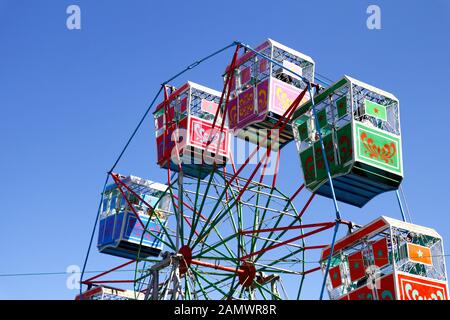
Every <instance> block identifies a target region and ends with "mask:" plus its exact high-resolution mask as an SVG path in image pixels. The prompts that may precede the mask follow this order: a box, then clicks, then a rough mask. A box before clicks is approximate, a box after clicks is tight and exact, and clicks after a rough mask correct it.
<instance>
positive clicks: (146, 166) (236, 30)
mask: <svg viewBox="0 0 450 320" xmlns="http://www.w3.org/2000/svg"><path fill="white" fill-rule="evenodd" d="M412 3H414V4H412ZM70 4H77V5H79V6H80V7H81V10H82V12H81V14H82V16H81V17H82V29H81V30H73V31H69V30H68V29H67V28H66V17H67V15H66V8H67V6H68V5H70ZM369 4H378V5H379V6H380V7H381V13H382V29H381V30H372V31H371V30H368V29H367V27H366V19H367V14H366V8H367V6H368V5H369ZM449 36H450V3H449V2H448V1H445V0H441V1H439V0H436V1H414V2H412V1H378V0H374V1H363V0H360V1H356V0H354V1H321V2H320V4H317V1H263V0H260V1H231V0H230V1H223V2H221V3H220V4H219V3H218V2H215V1H167V2H166V1H164V2H163V1H138V0H134V1H123V0H122V1H100V0H97V1H87V0H81V1H75V0H72V1H65V0H60V1H50V0H42V1H22V0H20V1H19V0H14V1H12V0H10V1H7V0H0V110H1V112H0V115H1V118H0V119H1V122H0V123H1V124H0V147H1V149H0V150H1V157H0V168H1V171H2V179H1V180H2V183H1V185H0V195H1V197H0V199H1V203H2V204H1V223H0V226H1V232H0V253H1V255H2V258H1V262H0V274H7V273H27V272H64V271H65V270H66V268H67V266H69V265H73V264H75V265H82V262H83V259H84V255H85V253H86V249H87V245H88V240H89V236H90V233H91V228H92V225H93V222H94V218H95V214H96V210H97V204H98V200H99V194H100V191H101V188H102V184H103V181H104V178H105V173H106V171H107V170H108V169H109V168H110V167H111V165H112V163H113V161H114V159H115V158H116V157H117V155H118V152H119V151H120V149H121V148H122V146H123V144H124V143H125V141H126V139H127V137H128V136H129V134H130V133H131V130H132V129H133V128H134V126H135V125H136V123H137V121H138V119H139V118H140V116H141V115H142V113H143V112H144V110H145V109H146V107H147V105H148V104H149V102H150V99H151V98H152V97H153V95H154V94H155V92H156V90H157V89H158V88H159V84H160V83H161V82H162V81H164V80H165V79H167V78H169V77H170V76H171V75H173V74H175V73H176V72H177V71H179V70H181V69H182V68H184V67H185V66H187V65H189V64H190V63H191V62H193V61H194V60H195V59H196V58H198V57H202V56H203V55H205V54H208V53H210V52H211V51H213V50H216V49H218V48H220V47H222V46H224V45H226V44H228V43H230V42H231V41H233V40H240V41H243V42H246V43H249V44H251V45H256V44H258V43H260V42H262V41H263V40H264V39H265V38H267V37H270V38H273V39H275V40H277V41H279V42H281V43H284V44H286V45H288V46H290V47H292V48H295V49H297V50H299V51H302V52H304V53H306V54H308V55H310V56H312V57H313V58H314V59H315V61H316V64H317V71H318V72H319V73H321V74H324V75H326V76H328V77H330V78H332V79H335V80H336V79H338V78H339V77H341V76H342V75H343V74H348V75H351V76H353V77H355V78H358V79H361V80H363V81H365V82H368V83H370V84H373V85H375V86H377V87H380V88H382V89H385V90H387V91H390V92H392V93H394V94H395V95H396V96H397V97H398V98H399V99H400V103H401V115H402V119H401V121H402V122H401V124H402V130H403V150H404V167H405V170H404V171H405V180H404V183H403V186H404V190H405V192H406V195H407V198H408V204H409V207H410V210H411V213H412V216H413V222H415V223H417V224H421V225H426V226H429V227H433V228H436V229H437V230H438V231H439V232H440V233H441V234H442V236H443V237H444V240H447V246H446V247H447V248H449V246H450V245H449V242H448V241H450V227H449V222H450V217H449V216H450V210H449V197H450V188H449V185H448V183H449V181H450V169H449V166H448V162H449V161H450V147H449V146H448V141H449V138H450V134H449V125H448V124H447V123H446V121H447V119H450V108H449V106H448V104H449V103H448V101H447V99H448V96H447V95H448V93H449V91H450V80H449V78H450V72H449V71H450V62H449V60H448V59H449V57H450V42H449V41H448V40H449ZM230 55H231V51H228V52H227V53H225V54H223V55H221V56H219V57H218V58H217V59H215V60H212V61H211V62H210V63H208V64H206V65H204V66H201V67H199V68H198V69H197V70H195V71H194V72H192V73H190V74H189V75H188V76H186V77H184V78H182V79H180V80H179V81H177V82H176V83H174V84H175V85H180V84H181V82H182V81H185V80H188V79H191V80H194V81H197V82H200V83H202V84H205V85H208V86H210V87H214V88H216V89H220V87H221V81H222V80H221V78H220V74H221V72H222V71H223V68H224V66H225V65H226V64H227V63H228V61H229V59H230ZM153 137H154V134H153V124H152V122H151V120H150V119H148V121H147V122H146V123H145V125H144V126H143V127H142V130H141V131H140V133H139V134H138V135H137V137H136V139H135V140H134V142H133V144H132V145H131V147H130V149H129V152H128V153H127V154H126V155H125V157H124V161H123V162H122V163H121V165H120V166H119V168H118V171H124V172H125V173H135V174H137V175H143V176H145V177H148V178H151V179H154V180H158V179H163V177H164V172H163V171H162V170H160V169H159V168H158V167H157V166H156V164H155V146H154V139H153ZM294 152H295V150H294V145H293V144H291V145H290V146H288V147H287V148H286V149H285V150H284V154H283V156H284V160H283V161H282V172H284V174H283V173H282V177H283V176H284V177H285V178H286V177H288V175H287V174H290V178H289V179H282V178H280V184H281V185H282V186H283V188H285V189H287V190H293V189H295V188H296V187H297V186H298V185H299V183H300V179H301V174H300V168H299V162H298V161H297V160H293V157H292V156H289V154H290V155H293V154H294ZM289 158H290V159H289ZM286 172H287V174H286ZM292 172H297V175H298V181H296V182H295V184H293V183H292V180H293V179H292ZM342 211H343V217H344V218H346V219H349V220H353V221H355V222H357V223H360V224H363V223H365V222H368V221H370V220H372V219H375V218H376V217H378V216H379V215H381V214H384V215H388V216H393V217H396V218H399V217H400V213H399V210H398V206H397V203H396V199H395V196H394V194H393V193H389V194H385V195H382V196H380V197H378V198H376V199H375V200H373V201H371V202H370V203H369V204H368V205H367V206H366V207H364V208H363V209H361V210H359V209H356V208H352V207H349V206H345V205H343V206H342ZM332 219H333V206H332V203H331V201H330V200H328V199H323V198H321V199H319V200H318V201H316V203H314V205H313V206H312V207H311V211H310V212H309V213H308V216H307V220H306V221H311V222H312V221H324V220H332ZM328 235H329V236H330V234H328ZM324 239H325V238H324ZM324 241H328V242H329V239H328V240H327V239H325V240H324ZM114 262H117V260H115V261H112V260H108V257H106V256H105V255H100V254H98V253H97V252H96V251H95V248H94V251H93V253H92V256H91V260H90V263H89V266H88V269H89V270H102V269H104V268H105V266H108V265H111V264H112V263H114ZM320 280H321V277H320V275H319V274H315V275H312V276H311V277H310V278H309V279H308V281H307V283H306V285H307V287H306V290H305V291H304V296H303V297H305V298H317V297H318V296H319V291H320ZM75 294H76V291H75V290H68V289H67V288H66V276H65V275H54V276H41V277H31V276H30V277H0V299H6V298H17V299H36V298H38V299H49V298H52V299H72V298H73V297H74V295H75Z"/></svg>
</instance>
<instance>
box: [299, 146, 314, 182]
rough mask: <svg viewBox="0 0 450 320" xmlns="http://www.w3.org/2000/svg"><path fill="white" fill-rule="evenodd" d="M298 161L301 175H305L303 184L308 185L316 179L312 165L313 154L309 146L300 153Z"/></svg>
mask: <svg viewBox="0 0 450 320" xmlns="http://www.w3.org/2000/svg"><path fill="white" fill-rule="evenodd" d="M300 161H301V163H302V169H303V175H304V176H305V184H306V185H309V184H310V183H311V182H314V180H315V179H316V169H315V166H314V154H313V148H312V147H309V148H308V149H306V150H304V151H303V152H302V153H300Z"/></svg>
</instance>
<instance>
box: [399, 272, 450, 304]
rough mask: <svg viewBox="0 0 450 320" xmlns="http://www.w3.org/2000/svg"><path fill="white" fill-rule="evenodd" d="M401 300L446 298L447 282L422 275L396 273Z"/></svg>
mask: <svg viewBox="0 0 450 320" xmlns="http://www.w3.org/2000/svg"><path fill="white" fill-rule="evenodd" d="M397 279H398V286H399V298H400V299H401V300H447V299H448V292H447V283H443V282H440V281H436V280H432V279H425V278H422V277H417V276H412V275H405V274H398V276H397Z"/></svg>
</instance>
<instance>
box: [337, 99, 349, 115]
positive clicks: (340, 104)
mask: <svg viewBox="0 0 450 320" xmlns="http://www.w3.org/2000/svg"><path fill="white" fill-rule="evenodd" d="M336 109H337V114H338V118H342V117H343V116H345V115H346V114H347V97H346V96H343V97H341V98H339V99H337V100H336Z"/></svg>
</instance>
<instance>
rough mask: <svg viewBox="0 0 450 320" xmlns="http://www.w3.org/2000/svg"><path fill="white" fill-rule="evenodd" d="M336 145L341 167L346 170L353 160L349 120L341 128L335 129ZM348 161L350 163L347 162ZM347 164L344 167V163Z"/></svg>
mask: <svg viewBox="0 0 450 320" xmlns="http://www.w3.org/2000/svg"><path fill="white" fill-rule="evenodd" d="M336 137H337V145H338V151H339V157H340V161H341V163H340V164H341V168H342V169H344V170H346V169H347V168H348V166H349V165H351V162H350V161H352V160H353V141H352V138H353V136H352V124H351V123H350V122H349V123H348V124H346V125H345V126H343V127H342V128H340V129H338V130H337V133H336ZM349 162H350V163H349ZM345 164H347V166H346V167H344V165H345Z"/></svg>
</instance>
